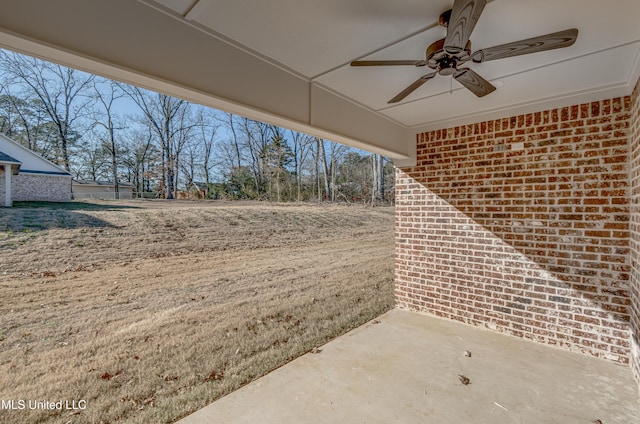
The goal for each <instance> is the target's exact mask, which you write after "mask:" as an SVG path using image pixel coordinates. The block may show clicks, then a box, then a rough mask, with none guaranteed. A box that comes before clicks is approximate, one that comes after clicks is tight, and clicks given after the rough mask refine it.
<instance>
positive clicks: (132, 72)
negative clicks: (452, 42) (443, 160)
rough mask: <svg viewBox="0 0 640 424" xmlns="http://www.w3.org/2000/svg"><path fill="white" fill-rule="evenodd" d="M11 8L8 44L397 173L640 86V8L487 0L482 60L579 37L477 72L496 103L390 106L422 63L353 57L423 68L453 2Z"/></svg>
mask: <svg viewBox="0 0 640 424" xmlns="http://www.w3.org/2000/svg"><path fill="white" fill-rule="evenodd" d="M7 3H8V4H6V5H3V10H2V14H0V45H2V46H5V47H7V48H11V49H14V50H17V51H22V52H26V53H28V54H32V55H35V56H38V57H41V58H44V59H48V60H53V61H54V62H58V63H62V64H65V65H70V66H74V67H77V68H79V69H83V70H87V71H90V72H94V73H97V74H101V75H105V76H108V77H111V78H114V79H118V80H122V81H125V82H129V83H132V84H137V85H141V86H144V87H147V88H151V89H154V90H157V91H160V92H164V93H167V94H171V95H175V96H179V97H182V98H186V99H189V100H192V101H195V102H198V103H201V104H204V105H208V106H212V107H216V108H219V109H223V110H228V111H230V112H234V113H238V114H243V115H245V116H248V117H251V118H254V119H258V120H263V121H266V122H271V123H275V124H278V125H281V126H285V127H289V128H292V129H295V130H299V131H304V132H307V133H310V134H313V135H317V136H319V137H324V138H328V139H332V140H334V141H338V142H343V143H346V144H349V145H352V146H356V147H360V148H366V149H369V150H372V151H376V152H379V153H383V154H386V155H389V156H391V157H393V158H394V159H396V162H395V163H396V164H397V165H399V166H402V165H403V161H406V163H410V162H411V161H412V158H413V156H414V155H415V140H416V134H419V133H421V132H423V131H425V130H428V129H434V128H443V127H449V126H453V125H460V124H465V123H472V122H478V121H482V120H486V119H494V118H498V117H504V116H511V115H516V114H521V113H530V112H534V111H540V110H545V109H550V108H557V107H563V106H569V105H575V104H580V103H586V102H590V101H596V100H603V99H607V98H613V97H618V96H625V95H628V94H631V92H632V90H633V87H634V86H635V84H636V81H637V80H638V77H639V76H640V25H637V20H638V17H640V2H638V1H637V0H616V1H615V2H606V1H590V2H585V1H584V0H537V1H529V2H526V1H517V0H488V2H487V5H486V7H485V8H484V11H483V12H482V14H481V16H480V19H479V20H478V23H477V25H476V27H475V29H474V30H473V32H472V34H471V41H472V50H473V51H477V50H478V49H484V48H487V47H491V46H496V45H500V44H503V43H509V42H513V41H519V40H524V39H527V38H530V37H535V36H540V35H544V34H549V33H552V32H557V31H561V30H565V29H570V28H577V29H578V31H579V34H578V38H577V41H576V43H575V44H574V45H572V46H571V47H567V48H562V49H558V50H550V51H545V52H539V53H535V54H530V55H526V56H519V57H516V58H508V59H501V60H496V61H491V62H488V63H467V64H466V65H465V66H467V65H468V66H469V68H471V69H473V70H475V71H476V72H478V73H479V74H481V75H482V76H483V77H484V78H486V79H487V80H489V81H490V82H492V83H493V84H494V85H496V86H498V89H497V90H496V91H495V92H494V93H491V94H490V95H488V96H486V97H483V98H477V97H475V96H474V95H473V94H471V93H469V92H468V90H466V89H464V88H463V87H462V86H461V85H460V84H459V83H458V82H457V81H456V80H453V79H452V78H450V77H445V76H443V75H438V76H437V77H435V78H433V79H431V80H429V82H428V83H426V84H424V85H423V86H421V87H420V88H419V89H417V90H416V91H414V92H413V93H412V94H411V95H409V96H407V97H406V98H405V99H404V100H402V101H400V102H398V103H396V104H392V105H390V104H387V101H388V100H389V99H390V98H391V97H392V96H394V95H395V94H397V93H398V92H399V91H400V90H402V89H403V88H404V87H406V86H407V85H408V84H410V83H412V82H413V81H416V79H417V78H420V77H421V76H423V75H425V74H426V71H425V69H424V67H414V66H407V67H396V66H378V67H364V68H363V67H351V66H350V61H352V60H356V59H366V60H388V59H403V60H406V59H409V60H419V59H424V57H425V49H426V48H427V46H429V45H430V44H431V43H433V42H434V41H436V40H438V39H441V38H443V37H444V35H445V29H444V28H442V27H440V26H438V24H437V23H438V18H439V15H440V14H441V13H442V12H443V11H445V10H446V9H449V8H451V7H452V5H453V4H454V0H432V1H427V0H398V1H393V2H385V1H373V0H352V1H338V0H327V1H317V0H298V1H292V0H272V1H268V2H265V1H263V0H247V1H235V0H139V1H130V0H112V1H109V2H104V1H102V0H67V1H65V3H64V6H62V7H61V6H60V5H58V4H57V3H56V2H50V1H47V0H22V1H19V2H7ZM476 3H477V1H476ZM113 22H118V25H117V26H114V25H113V24H112V23H113ZM131 40H136V42H135V43H132V42H131ZM168 57H170V58H171V60H167V58H168ZM406 163H405V164H406Z"/></svg>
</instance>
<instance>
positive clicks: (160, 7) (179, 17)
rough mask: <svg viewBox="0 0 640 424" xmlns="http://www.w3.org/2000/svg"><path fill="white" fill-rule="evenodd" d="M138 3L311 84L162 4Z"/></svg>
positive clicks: (275, 61)
mask: <svg viewBox="0 0 640 424" xmlns="http://www.w3.org/2000/svg"><path fill="white" fill-rule="evenodd" d="M138 1H140V2H141V3H143V4H145V5H146V6H148V7H151V8H153V9H155V10H157V11H159V12H161V13H164V14H165V15H167V16H170V17H171V18H173V19H176V20H178V21H179V22H181V23H183V24H185V25H188V26H190V27H192V28H194V29H196V30H198V31H200V32H202V33H203V34H206V35H208V36H209V37H212V38H215V39H216V40H219V41H222V42H223V43H226V44H228V45H230V46H232V47H234V48H236V49H238V50H240V51H242V52H244V53H246V54H248V55H251V56H253V57H255V58H256V59H259V60H262V61H263V62H265V63H268V64H269V65H271V66H274V67H276V68H278V69H280V70H282V71H284V72H287V73H289V74H291V75H293V76H295V77H296V78H299V79H301V80H303V81H305V82H307V83H309V82H311V80H310V79H309V77H307V76H306V75H304V74H301V73H300V72H298V71H296V70H295V69H292V68H290V67H288V66H287V65H285V64H283V63H281V62H278V61H277V60H274V59H272V58H270V57H268V56H266V55H264V54H262V53H260V52H258V51H256V50H253V49H251V48H249V47H247V46H246V45H244V44H242V43H240V42H238V41H236V40H234V39H233V38H230V37H227V36H226V35H224V34H221V33H219V32H217V31H215V30H213V29H211V28H209V27H207V26H205V25H202V24H201V23H199V22H196V21H194V20H191V19H185V17H184V16H182V15H180V14H178V13H176V12H175V11H173V10H171V9H168V8H167V7H165V6H163V5H161V4H158V3H156V2H155V1H153V0H138Z"/></svg>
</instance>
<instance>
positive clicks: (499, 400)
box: [180, 309, 640, 424]
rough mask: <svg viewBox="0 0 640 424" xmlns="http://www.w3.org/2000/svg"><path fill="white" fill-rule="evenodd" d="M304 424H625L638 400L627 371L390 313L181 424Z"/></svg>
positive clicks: (639, 406)
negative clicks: (467, 381) (600, 423)
mask: <svg viewBox="0 0 640 424" xmlns="http://www.w3.org/2000/svg"><path fill="white" fill-rule="evenodd" d="M465 351H469V352H470V356H466V355H465ZM461 375H462V376H465V377H467V378H468V379H469V384H467V385H465V384H463V383H462V382H461V377H460V376H461ZM597 420H600V421H597ZM302 422H304V423H390V422H397V423H438V424H442V423H474V424H477V423H492V424H494V423H563V424H572V423H576V424H578V423H587V424H588V423H592V422H602V423H603V424H612V423H620V424H623V423H624V424H629V423H634V422H640V396H639V393H638V389H637V385H636V383H635V381H634V380H633V377H632V374H631V370H630V369H629V368H628V367H626V366H622V365H616V364H614V363H611V362H608V361H604V360H601V359H596V358H591V357H587V356H583V355H580V354H576V353H571V352H567V351H564V350H560V349H556V348H553V347H548V346H543V345H539V344H535V343H531V342H529V341H525V340H521V339H517V338H514V337H510V336H505V335H501V334H497V333H494V332H490V331H487V330H482V329H478V328H474V327H471V326H467V325H463V324H458V323H454V322H451V321H446V320H441V319H438V318H433V317H429V316H425V315H422V314H418V313H413V312H407V311H403V310H399V309H395V310H392V311H390V312H388V313H386V314H385V315H383V316H381V317H380V318H379V319H378V320H375V321H373V322H370V323H368V324H366V325H364V326H362V327H360V328H357V329H355V330H353V331H351V332H349V333H347V334H346V335H344V336H342V337H339V338H338V339H336V340H333V341H332V342H330V343H328V344H327V345H325V346H323V347H321V348H320V351H319V352H318V353H315V354H314V353H309V354H307V355H305V356H303V357H301V358H298V359H296V360H294V361H293V362H291V363H289V364H287V365H285V366H284V367H282V368H280V369H278V370H276V371H274V372H272V373H270V374H268V375H267V376H265V377H263V378H261V379H259V380H256V381H255V382H253V383H250V384H249V385H247V386H245V387H243V388H242V389H240V390H238V391H236V392H234V393H232V394H230V395H228V396H226V397H224V398H222V399H220V400H218V401H216V402H214V403H213V404H211V405H209V406H208V407H206V408H204V409H202V410H200V411H198V412H196V413H194V414H192V415H191V416H188V417H187V418H185V419H183V420H182V421H180V424H199V423H278V424H280V423H302Z"/></svg>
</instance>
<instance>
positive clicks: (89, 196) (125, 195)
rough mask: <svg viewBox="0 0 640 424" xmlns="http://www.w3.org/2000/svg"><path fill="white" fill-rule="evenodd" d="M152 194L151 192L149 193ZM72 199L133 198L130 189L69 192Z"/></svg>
mask: <svg viewBox="0 0 640 424" xmlns="http://www.w3.org/2000/svg"><path fill="white" fill-rule="evenodd" d="M149 194H152V193H149ZM71 195H72V198H73V200H119V199H122V200H129V199H133V193H131V192H130V191H127V192H124V193H114V192H103V193H71Z"/></svg>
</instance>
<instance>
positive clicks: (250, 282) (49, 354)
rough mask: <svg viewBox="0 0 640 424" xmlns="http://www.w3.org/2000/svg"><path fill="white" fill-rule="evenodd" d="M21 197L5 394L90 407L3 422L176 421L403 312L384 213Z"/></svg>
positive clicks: (5, 312)
mask: <svg viewBox="0 0 640 424" xmlns="http://www.w3.org/2000/svg"><path fill="white" fill-rule="evenodd" d="M15 206H16V207H14V208H7V209H2V210H1V211H0V258H2V259H1V260H0V299H2V300H1V301H0V317H1V319H0V373H1V375H2V378H0V399H3V400H14V401H16V402H17V401H18V400H23V401H25V402H28V401H50V402H58V401H63V402H68V403H69V404H71V402H75V404H76V405H78V403H79V402H80V401H84V402H86V404H84V403H82V404H81V405H83V406H86V409H76V410H71V409H66V408H63V409H62V410H58V409H52V410H46V409H42V408H39V409H34V410H31V409H30V408H29V406H28V405H27V407H26V408H25V409H23V410H3V411H2V412H1V413H0V421H2V422H11V423H21V422H24V423H33V422H47V423H48V422H52V423H53V422H56V423H57V422H60V423H66V422H72V423H76V422H78V423H80V422H87V423H89V422H90V423H93V422H96V423H100V422H104V423H107V422H109V423H114V422H134V423H149V422H173V421H175V420H177V419H179V418H181V417H184V416H186V415H188V414H189V413H191V412H193V411H195V410H197V409H199V408H201V407H203V406H205V405H207V404H208V403H210V402H212V401H213V400H215V399H217V398H219V397H220V396H223V395H224V394H226V393H229V392H231V391H233V390H235V389H237V388H238V387H240V386H242V385H244V384H246V383H248V382H250V381H252V380H254V379H256V378H257V377H259V376H262V375H264V374H265V373H267V372H269V371H270V370H273V369H274V368H277V367H279V366H281V365H283V364H285V363H286V362H288V361H290V360H292V359H294V358H296V357H298V356H299V355H301V354H304V353H305V352H308V351H309V350H311V349H312V348H314V347H316V346H319V345H321V344H323V343H325V342H327V341H329V340H331V339H332V338H335V337H336V336H338V335H340V334H343V333H344V332H346V331H348V330H350V329H352V328H354V327H357V326H359V325H361V324H363V323H365V322H367V321H369V320H371V319H373V318H375V317H376V316H378V315H379V314H381V313H383V312H385V311H387V310H389V309H390V308H391V307H392V306H393V281H392V280H393V265H394V258H393V255H394V244H393V219H394V217H393V215H394V210H393V208H390V207H383V208H366V207H360V206H336V205H272V204H263V203H226V202H180V201H174V202H165V201H128V202H99V203H84V202H73V203H68V204H46V203H36V204H33V203H16V205H15ZM16 405H17V404H16ZM3 420H8V421H3Z"/></svg>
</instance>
